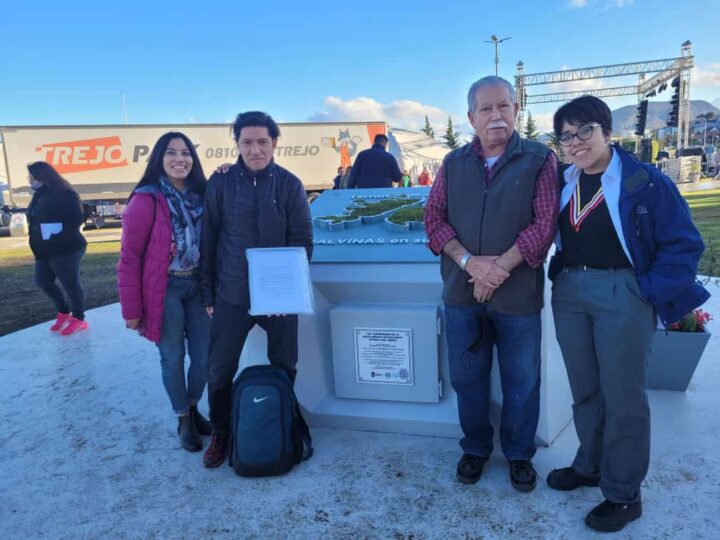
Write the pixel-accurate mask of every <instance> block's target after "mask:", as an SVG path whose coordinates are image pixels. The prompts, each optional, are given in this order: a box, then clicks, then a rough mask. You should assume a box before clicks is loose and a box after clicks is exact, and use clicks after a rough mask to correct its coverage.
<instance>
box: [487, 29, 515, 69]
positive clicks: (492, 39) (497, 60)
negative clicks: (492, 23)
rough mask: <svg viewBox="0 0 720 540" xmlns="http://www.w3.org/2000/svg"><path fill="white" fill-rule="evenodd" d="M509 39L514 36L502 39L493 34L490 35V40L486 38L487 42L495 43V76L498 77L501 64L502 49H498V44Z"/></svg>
mask: <svg viewBox="0 0 720 540" xmlns="http://www.w3.org/2000/svg"><path fill="white" fill-rule="evenodd" d="M508 39H512V36H508V37H504V38H502V39H498V37H497V36H496V35H495V34H493V35H492V36H490V40H489V41H488V40H487V39H486V40H485V43H492V44H493V45H495V76H496V77H497V74H498V66H499V65H500V51H499V50H498V45H500V44H501V43H502V42H503V41H507V40H508Z"/></svg>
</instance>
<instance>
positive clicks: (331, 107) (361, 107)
mask: <svg viewBox="0 0 720 540" xmlns="http://www.w3.org/2000/svg"><path fill="white" fill-rule="evenodd" d="M425 115H427V117H428V120H429V121H430V124H431V125H432V127H433V128H434V129H435V133H436V134H438V133H440V132H441V131H442V130H444V129H445V126H446V125H447V119H448V115H450V116H452V117H453V123H456V122H457V123H458V124H460V123H461V122H462V120H463V119H462V118H458V117H457V116H456V115H452V114H450V113H448V112H447V111H445V110H443V109H440V108H438V107H433V106H432V105H425V104H424V103H420V102H419V101H412V100H408V99H402V100H396V101H391V102H389V103H380V102H379V101H377V100H375V99H373V98H369V97H356V98H352V99H342V98H339V97H337V96H327V97H326V98H325V99H324V100H323V110H322V111H319V112H316V113H315V114H313V115H311V116H310V118H309V120H310V121H313V122H323V121H324V122H342V121H369V120H384V121H386V122H387V123H388V124H390V125H391V126H393V127H398V128H405V129H414V130H419V129H421V128H422V127H423V126H424V125H425ZM458 127H460V126H458ZM456 129H457V128H456Z"/></svg>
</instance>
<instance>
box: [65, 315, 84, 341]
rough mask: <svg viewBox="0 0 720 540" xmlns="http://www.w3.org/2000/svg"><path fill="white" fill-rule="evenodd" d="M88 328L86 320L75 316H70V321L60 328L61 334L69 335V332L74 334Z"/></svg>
mask: <svg viewBox="0 0 720 540" xmlns="http://www.w3.org/2000/svg"><path fill="white" fill-rule="evenodd" d="M88 328H89V326H88V323H87V321H85V320H82V321H81V320H80V319H76V318H75V317H70V322H68V324H67V326H66V327H65V328H63V329H62V330H60V335H61V336H69V335H70V334H75V333H77V332H81V331H83V330H87V329H88Z"/></svg>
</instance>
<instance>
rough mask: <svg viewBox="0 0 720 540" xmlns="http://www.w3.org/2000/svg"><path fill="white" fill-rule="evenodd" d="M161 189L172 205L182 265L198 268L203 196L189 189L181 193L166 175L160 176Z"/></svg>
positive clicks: (178, 258) (173, 222)
mask: <svg viewBox="0 0 720 540" xmlns="http://www.w3.org/2000/svg"><path fill="white" fill-rule="evenodd" d="M160 191H161V192H162V194H163V195H164V196H165V199H166V200H167V202H168V206H169V207H170V219H171V221H172V229H173V237H174V239H175V248H176V250H177V260H178V262H179V263H180V267H181V268H182V269H183V270H192V269H193V268H197V266H198V263H199V262H200V234H201V228H202V220H201V219H200V218H201V216H202V213H203V201H202V197H201V196H200V195H198V194H197V193H195V192H194V191H191V190H189V189H186V190H185V191H183V192H182V193H180V192H179V191H178V190H177V189H175V188H174V187H173V185H172V184H171V183H170V182H168V180H167V178H165V176H161V177H160Z"/></svg>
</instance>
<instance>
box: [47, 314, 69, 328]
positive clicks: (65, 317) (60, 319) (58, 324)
mask: <svg viewBox="0 0 720 540" xmlns="http://www.w3.org/2000/svg"><path fill="white" fill-rule="evenodd" d="M71 318H72V316H71V315H70V314H69V313H58V314H57V319H55V324H53V325H52V326H51V327H50V331H51V332H57V331H58V330H60V329H61V328H62V327H63V326H65V323H66V322H68V321H69V320H70V319H71Z"/></svg>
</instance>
